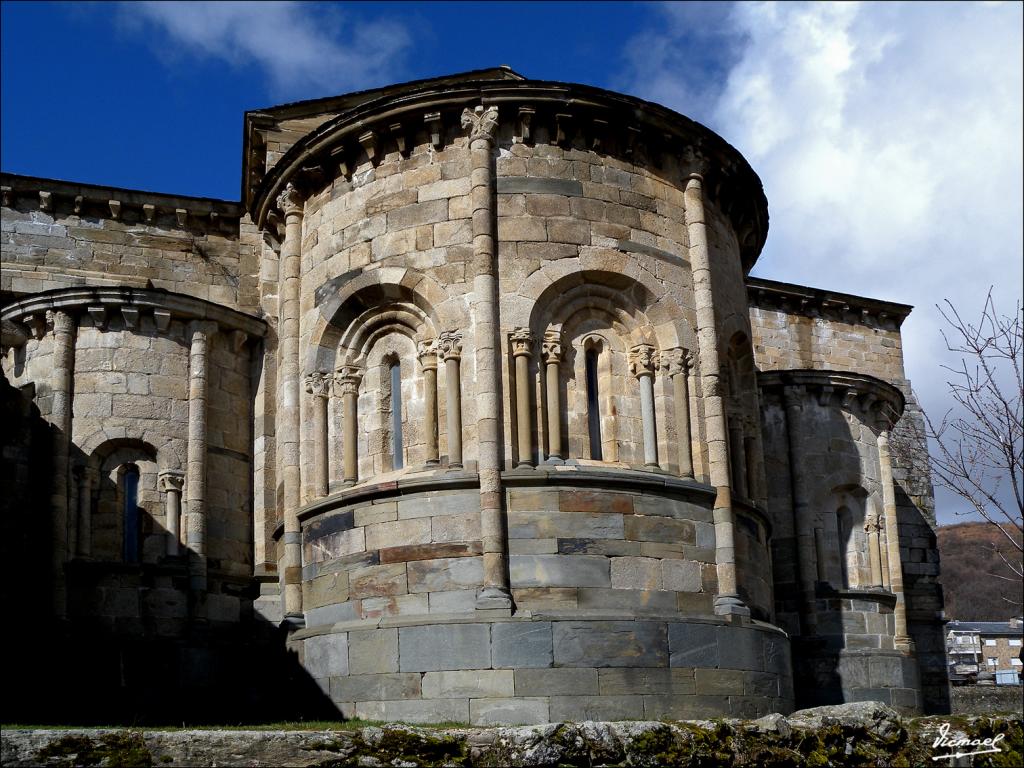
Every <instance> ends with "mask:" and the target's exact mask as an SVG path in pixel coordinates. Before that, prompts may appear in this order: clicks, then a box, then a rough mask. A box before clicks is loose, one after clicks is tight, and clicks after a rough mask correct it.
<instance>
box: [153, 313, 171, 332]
mask: <svg viewBox="0 0 1024 768" xmlns="http://www.w3.org/2000/svg"><path fill="white" fill-rule="evenodd" d="M153 322H154V323H155V324H156V329H157V330H158V331H160V333H167V329H168V328H170V326H171V313H170V312H169V311H167V310H166V309H154V310H153Z"/></svg>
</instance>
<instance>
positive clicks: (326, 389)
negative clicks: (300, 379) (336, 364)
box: [306, 371, 333, 398]
mask: <svg viewBox="0 0 1024 768" xmlns="http://www.w3.org/2000/svg"><path fill="white" fill-rule="evenodd" d="M332 380H333V377H332V376H331V374H329V373H323V372H322V371H314V372H313V373H309V374H307V375H306V392H308V393H309V394H311V395H312V396H313V397H323V398H328V397H330V396H331V382H332Z"/></svg>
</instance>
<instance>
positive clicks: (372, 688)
mask: <svg viewBox="0 0 1024 768" xmlns="http://www.w3.org/2000/svg"><path fill="white" fill-rule="evenodd" d="M419 697H420V676H419V675H418V674H416V673H415V672H408V673H399V674H378V675H346V676H344V677H333V678H331V698H332V699H334V700H335V701H366V700H371V699H381V700H384V699H418V698H419ZM424 697H426V694H424Z"/></svg>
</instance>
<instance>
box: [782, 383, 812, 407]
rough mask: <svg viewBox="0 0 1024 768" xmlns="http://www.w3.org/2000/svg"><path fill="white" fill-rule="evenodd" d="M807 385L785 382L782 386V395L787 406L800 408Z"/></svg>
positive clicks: (805, 394)
mask: <svg viewBox="0 0 1024 768" xmlns="http://www.w3.org/2000/svg"><path fill="white" fill-rule="evenodd" d="M806 396H807V387H805V386H804V385H803V384H787V385H786V386H784V387H783V388H782V397H783V400H784V402H785V404H786V407H787V408H802V407H803V405H804V397H806Z"/></svg>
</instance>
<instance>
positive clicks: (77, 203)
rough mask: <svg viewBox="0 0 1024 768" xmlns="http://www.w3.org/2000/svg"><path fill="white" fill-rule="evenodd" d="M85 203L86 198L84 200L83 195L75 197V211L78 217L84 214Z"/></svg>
mask: <svg viewBox="0 0 1024 768" xmlns="http://www.w3.org/2000/svg"><path fill="white" fill-rule="evenodd" d="M83 202H85V198H83V197H82V196H81V195H75V206H74V209H73V210H74V212H75V215H76V216H78V215H79V214H81V213H82V203H83Z"/></svg>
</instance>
